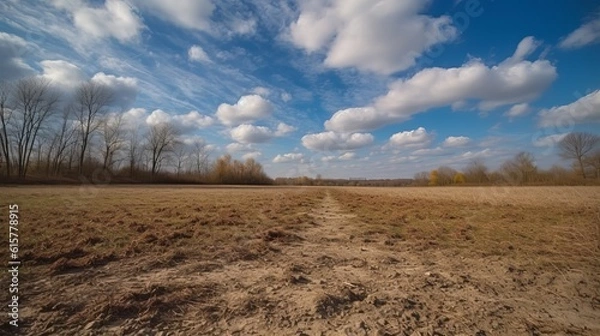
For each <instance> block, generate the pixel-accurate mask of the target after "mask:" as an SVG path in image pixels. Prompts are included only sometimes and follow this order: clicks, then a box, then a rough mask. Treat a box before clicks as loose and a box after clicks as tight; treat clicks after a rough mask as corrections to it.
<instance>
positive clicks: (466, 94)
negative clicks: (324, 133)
mask: <svg viewBox="0 0 600 336" xmlns="http://www.w3.org/2000/svg"><path fill="white" fill-rule="evenodd" d="M524 41H526V42H523V41H522V43H520V45H519V48H517V51H515V53H514V55H513V56H511V57H509V58H508V59H507V60H506V61H505V62H502V63H500V64H499V65H496V66H487V65H485V64H484V63H483V62H482V61H481V60H478V59H473V60H471V61H469V62H467V63H466V64H464V65H462V66H461V67H459V68H448V69H446V68H428V69H424V70H421V71H419V72H418V73H416V74H415V75H414V76H412V77H410V78H407V79H400V80H397V81H396V82H394V83H392V84H391V85H390V87H389V91H388V93H387V94H386V95H383V96H380V97H378V98H376V99H375V101H374V103H373V104H372V106H367V107H361V108H350V109H345V110H341V111H338V112H336V113H335V114H334V115H333V116H332V117H331V118H330V119H329V120H327V121H326V122H325V128H326V129H328V130H330V131H337V132H359V131H367V130H373V129H376V128H379V127H382V126H384V125H387V124H390V123H397V122H401V121H404V120H407V119H409V118H410V117H411V116H412V115H414V114H416V113H420V112H423V111H426V110H428V109H431V108H435V107H441V106H448V105H452V104H455V103H458V102H462V101H468V100H474V101H479V104H478V108H479V109H481V110H483V111H489V110H491V109H494V108H497V107H499V106H503V105H508V104H518V103H524V102H529V101H531V100H533V99H535V98H536V97H538V96H539V95H540V94H541V93H542V92H544V91H545V90H546V88H548V86H549V85H550V84H551V83H552V82H553V81H554V80H555V79H556V77H557V74H556V68H555V67H554V66H553V65H552V64H551V63H550V62H549V61H547V60H536V61H533V62H531V61H526V60H520V59H521V58H522V57H524V56H525V55H528V54H530V53H531V51H532V49H533V45H535V43H534V42H533V41H532V39H530V38H526V40H524Z"/></svg>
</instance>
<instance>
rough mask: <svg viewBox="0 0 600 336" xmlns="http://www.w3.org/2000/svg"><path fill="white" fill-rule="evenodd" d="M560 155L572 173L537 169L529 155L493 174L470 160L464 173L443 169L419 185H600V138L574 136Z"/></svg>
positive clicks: (419, 178) (418, 179) (423, 176)
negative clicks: (568, 164) (599, 183)
mask: <svg viewBox="0 0 600 336" xmlns="http://www.w3.org/2000/svg"><path fill="white" fill-rule="evenodd" d="M557 149H558V152H559V155H560V156H561V157H562V158H564V159H567V160H571V169H567V168H563V167H561V166H553V167H551V168H550V169H547V170H543V169H540V168H538V167H537V165H536V163H535V157H534V155H533V154H532V153H530V152H520V153H518V154H516V155H515V156H514V157H513V158H511V159H508V160H506V161H505V162H504V163H503V164H502V165H501V166H500V167H499V169H497V170H496V171H491V170H490V169H489V168H488V167H487V166H486V165H485V162H484V160H483V159H481V158H476V159H473V160H471V161H470V162H469V163H468V164H467V165H466V166H465V167H464V168H463V169H462V171H458V170H456V169H454V168H451V167H448V166H441V167H439V168H437V169H434V170H432V171H424V172H420V173H417V174H415V176H414V183H415V184H417V185H430V186H447V185H460V184H472V185H487V184H508V185H535V184H544V185H575V184H591V183H598V182H600V137H599V136H597V135H594V134H590V133H580V132H573V133H569V134H567V135H566V136H565V137H563V138H562V139H561V140H560V141H559V142H558V143H557Z"/></svg>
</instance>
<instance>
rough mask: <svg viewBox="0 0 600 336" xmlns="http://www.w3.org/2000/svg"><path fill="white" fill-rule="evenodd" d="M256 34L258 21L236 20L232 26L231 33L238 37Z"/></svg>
mask: <svg viewBox="0 0 600 336" xmlns="http://www.w3.org/2000/svg"><path fill="white" fill-rule="evenodd" d="M255 32H256V20H255V19H248V20H239V19H238V20H234V22H233V23H232V24H231V33H233V34H237V35H252V34H254V33H255Z"/></svg>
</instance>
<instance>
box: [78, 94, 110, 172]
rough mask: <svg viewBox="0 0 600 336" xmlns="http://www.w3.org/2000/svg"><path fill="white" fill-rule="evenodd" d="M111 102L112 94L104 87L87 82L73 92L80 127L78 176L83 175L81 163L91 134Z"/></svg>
mask: <svg viewBox="0 0 600 336" xmlns="http://www.w3.org/2000/svg"><path fill="white" fill-rule="evenodd" d="M112 100H113V94H112V92H110V91H109V90H108V89H107V88H106V87H105V86H102V85H99V84H96V83H93V82H87V83H83V84H81V85H80V86H79V87H78V88H77V90H76V92H75V106H76V111H77V115H76V117H77V120H78V122H79V127H80V139H79V140H80V141H81V143H80V148H79V149H80V152H79V167H78V169H79V174H81V173H83V163H84V160H85V155H86V152H87V150H88V146H89V143H90V138H91V136H92V134H93V133H94V132H95V131H96V130H97V129H98V127H99V126H100V123H99V117H100V116H102V115H103V114H105V113H106V109H107V108H108V106H109V105H110V103H111V102H112Z"/></svg>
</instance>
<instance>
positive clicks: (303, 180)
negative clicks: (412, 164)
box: [274, 176, 414, 187]
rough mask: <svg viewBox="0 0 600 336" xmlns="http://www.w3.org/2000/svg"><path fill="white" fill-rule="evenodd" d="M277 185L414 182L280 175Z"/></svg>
mask: <svg viewBox="0 0 600 336" xmlns="http://www.w3.org/2000/svg"><path fill="white" fill-rule="evenodd" d="M274 183H275V184H277V185H305V186H365V187H367V186H369V187H402V186H408V185H411V184H413V183H414V180H412V179H374V180H369V179H360V180H359V179H323V178H320V177H318V178H310V177H307V176H301V177H289V178H286V177H278V178H276V179H275V181H274Z"/></svg>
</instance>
